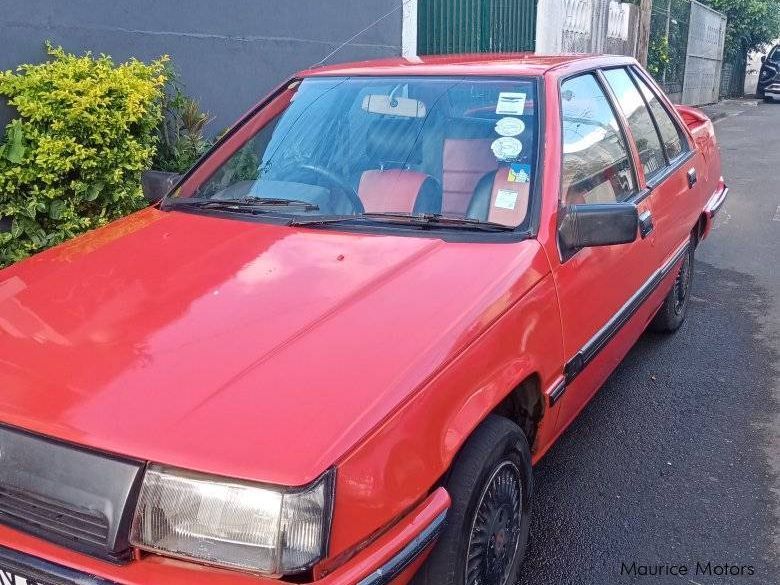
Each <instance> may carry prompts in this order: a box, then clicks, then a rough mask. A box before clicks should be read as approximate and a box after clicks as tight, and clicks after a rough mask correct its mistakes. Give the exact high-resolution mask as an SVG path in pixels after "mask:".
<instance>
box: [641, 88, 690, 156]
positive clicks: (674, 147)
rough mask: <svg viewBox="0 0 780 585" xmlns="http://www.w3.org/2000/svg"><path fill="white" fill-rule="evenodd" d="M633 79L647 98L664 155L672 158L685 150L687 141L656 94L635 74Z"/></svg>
mask: <svg viewBox="0 0 780 585" xmlns="http://www.w3.org/2000/svg"><path fill="white" fill-rule="evenodd" d="M635 79H636V82H637V84H638V85H639V88H640V89H641V90H642V95H644V96H645V100H647V104H648V105H649V106H650V111H651V112H652V113H653V118H655V122H656V124H658V131H659V132H660V133H661V141H662V142H663V144H664V149H665V150H666V156H667V157H668V158H669V160H674V159H675V158H677V157H678V156H680V155H681V154H682V153H684V152H687V150H688V141H687V140H686V139H685V136H684V135H683V133H682V132H681V131H680V128H679V127H678V126H677V124H675V123H674V120H672V118H671V116H669V112H667V111H666V108H665V107H664V106H663V104H662V103H661V102H660V101H659V100H658V96H656V95H655V93H653V91H652V90H651V89H650V87H648V85H647V84H646V83H645V82H644V81H643V80H642V79H640V78H639V77H637V76H635Z"/></svg>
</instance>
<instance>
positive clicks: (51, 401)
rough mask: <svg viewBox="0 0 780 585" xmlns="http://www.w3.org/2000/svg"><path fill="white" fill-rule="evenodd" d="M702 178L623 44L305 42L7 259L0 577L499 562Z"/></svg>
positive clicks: (192, 578) (714, 201)
mask: <svg viewBox="0 0 780 585" xmlns="http://www.w3.org/2000/svg"><path fill="white" fill-rule="evenodd" d="M726 193H727V189H726V187H725V185H724V183H723V179H722V177H721V167H720V157H719V153H718V149H717V146H716V143H715V136H714V133H713V126H712V124H711V123H710V121H709V120H708V119H707V118H706V117H705V116H704V115H703V114H701V113H700V112H698V111H696V110H693V109H690V108H685V107H679V106H678V107H675V106H672V104H670V103H669V101H668V100H667V98H666V97H665V96H664V95H663V94H662V93H661V91H659V89H658V87H657V86H656V85H655V83H653V81H652V80H651V79H650V77H649V76H648V75H647V74H646V73H645V72H644V71H643V70H642V69H641V68H640V67H639V66H638V65H637V63H636V62H635V61H634V60H633V59H630V58H623V57H586V56H582V57H537V56H533V55H505V56H485V55H482V56H472V57H462V56H456V57H448V58H430V59H422V60H420V61H419V62H417V61H415V62H409V61H405V60H389V61H376V62H369V63H361V64H353V65H343V66H334V67H327V68H320V69H313V70H310V71H305V72H303V73H300V74H299V75H297V76H295V78H293V79H292V80H290V81H288V82H286V83H285V84H284V85H282V86H281V87H280V88H279V89H278V90H277V91H275V92H273V93H272V94H271V95H270V96H268V97H267V98H266V99H265V100H263V101H262V102H261V103H260V104H259V105H258V106H257V107H256V108H254V109H253V110H252V111H250V112H249V113H248V114H247V115H246V116H245V117H244V118H243V119H242V120H241V121H240V122H239V123H238V124H237V125H236V126H235V127H234V128H233V129H232V130H231V131H230V132H229V133H228V134H227V135H226V136H225V137H224V138H223V139H222V140H221V141H220V143H219V144H218V145H217V146H216V147H215V148H214V149H213V151H212V152H211V153H210V154H209V155H208V156H206V157H205V158H204V159H203V160H202V161H200V162H199V163H198V164H197V165H196V166H195V168H193V169H192V170H191V171H190V172H189V173H188V174H187V175H185V176H184V177H183V178H182V179H181V181H180V182H179V183H178V185H176V187H175V188H174V189H173V191H172V192H171V193H170V194H168V195H167V196H165V197H164V198H163V199H162V200H161V201H159V202H158V203H157V204H156V205H155V206H152V207H150V208H148V209H146V210H144V211H141V212H139V213H137V214H135V215H132V216H130V217H127V218H125V219H123V220H120V221H117V222H114V223H113V224H111V225H109V226H107V227H105V228H103V229H99V230H96V231H93V232H91V233H89V234H87V235H85V236H83V237H80V238H77V239H75V240H73V241H71V242H70V243H67V244H65V245H61V246H59V247H57V248H54V249H51V250H49V251H47V252H44V253H41V254H39V255H37V256H35V257H33V258H30V259H28V260H26V261H24V262H21V263H19V264H17V265H15V266H12V267H10V268H8V269H5V270H3V271H2V272H0V421H2V425H0V460H2V465H0V568H1V569H2V571H0V576H1V577H0V578H2V582H3V583H14V584H16V585H19V584H24V583H26V584H30V583H44V584H52V585H61V584H79V585H81V584H90V585H104V584H108V583H124V584H127V585H141V584H144V585H160V584H166V585H176V584H179V585H185V584H186V585H192V584H193V583H203V584H206V583H208V584H212V585H216V584H226V585H227V584H228V583H229V584H231V585H242V584H246V585H252V584H255V585H260V584H265V585H269V584H271V583H279V582H283V583H310V582H313V583H317V584H320V585H355V584H360V585H377V584H384V583H396V584H403V583H408V582H411V581H412V580H413V579H414V582H415V583H419V584H431V585H432V584H435V585H446V584H458V585H466V584H468V585H472V584H484V585H505V584H511V583H513V582H514V579H515V577H516V576H517V573H518V570H519V566H520V563H521V561H522V558H523V554H524V551H525V547H526V543H527V539H528V526H529V514H530V508H531V494H532V465H533V464H534V463H535V462H536V461H538V460H539V458H540V457H542V456H543V455H544V453H545V452H546V451H547V450H548V449H549V448H550V446H551V445H552V444H553V442H554V441H555V439H556V438H557V437H558V436H559V435H560V434H561V433H562V432H563V431H564V430H565V429H566V427H567V426H568V425H569V424H570V423H571V422H572V420H573V419H574V417H576V416H577V413H578V412H579V411H580V410H581V409H582V408H583V406H585V404H586V403H587V402H588V400H589V399H590V398H591V397H592V396H593V394H594V393H595V392H596V390H597V389H598V388H599V386H600V385H601V384H602V383H603V382H604V380H605V379H606V378H607V376H608V375H609V374H610V372H611V371H612V370H613V369H614V368H615V367H616V366H617V364H618V363H619V362H620V360H621V359H622V358H623V357H624V356H625V355H626V353H627V352H628V350H629V349H630V348H631V346H632V344H633V343H634V342H635V341H636V340H637V338H638V337H639V336H640V335H641V334H642V332H643V331H644V330H645V329H646V328H647V327H648V326H650V327H651V328H653V329H655V330H660V331H667V332H671V331H674V330H675V329H677V328H678V327H679V326H680V325H681V323H682V322H683V320H684V319H685V315H686V310H687V306H688V302H689V298H690V289H691V281H692V278H693V269H692V263H693V257H694V252H695V250H696V247H697V245H698V244H699V243H700V242H701V240H702V239H703V238H704V237H705V236H707V234H708V233H709V231H710V228H711V225H712V218H713V216H714V215H715V213H716V212H717V211H718V209H719V208H720V207H721V205H722V204H723V201H724V199H725V197H726Z"/></svg>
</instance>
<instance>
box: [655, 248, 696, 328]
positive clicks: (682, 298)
mask: <svg viewBox="0 0 780 585" xmlns="http://www.w3.org/2000/svg"><path fill="white" fill-rule="evenodd" d="M694 250H695V246H694V241H693V240H691V242H690V244H689V246H688V253H687V254H686V255H685V259H684V260H683V262H682V264H680V267H679V268H678V270H677V278H675V281H674V284H673V285H672V289H671V290H670V291H669V294H668V295H666V298H665V299H664V304H663V305H661V308H660V309H659V310H658V313H656V315H655V317H654V318H653V320H652V321H651V322H650V330H651V331H655V332H657V333H674V332H675V331H677V330H678V329H679V328H680V325H682V324H683V322H684V321H685V316H686V315H687V314H688V304H689V302H690V298H691V288H692V286H693V254H694Z"/></svg>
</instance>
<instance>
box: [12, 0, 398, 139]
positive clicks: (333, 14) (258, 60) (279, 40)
mask: <svg viewBox="0 0 780 585" xmlns="http://www.w3.org/2000/svg"><path fill="white" fill-rule="evenodd" d="M401 3H402V0H2V2H0V69H3V70H5V69H10V68H14V67H16V66H17V65H18V64H20V63H30V62H40V61H41V60H42V59H43V58H44V57H45V54H44V51H43V48H42V47H43V43H44V42H45V41H46V40H51V41H52V42H53V43H55V44H61V45H62V46H63V47H65V49H67V50H69V51H73V52H77V53H80V52H83V51H86V50H90V51H92V52H93V53H107V54H109V55H111V56H112V57H113V58H114V59H115V60H116V61H121V60H125V59H127V58H129V57H137V58H139V59H142V60H149V59H153V58H155V57H158V56H160V55H162V54H168V55H170V56H171V58H172V60H173V63H174V65H175V67H176V69H177V70H178V71H179V73H180V74H181V77H182V80H183V82H184V83H185V85H186V88H187V91H188V93H189V94H191V95H192V96H194V97H196V98H198V99H199V100H200V102H201V106H202V107H203V109H205V110H207V111H209V112H210V113H211V114H212V115H214V116H215V118H216V119H215V120H214V122H212V124H211V125H210V131H211V133H216V132H218V131H219V130H221V129H222V128H224V127H225V126H228V125H229V124H230V123H231V122H233V121H234V120H235V119H236V118H237V117H238V116H239V115H240V114H242V113H243V112H244V111H246V110H247V109H248V108H249V107H250V106H251V105H252V104H253V103H255V102H256V101H257V100H258V99H259V98H260V97H262V96H263V95H264V94H265V93H266V92H267V91H268V90H269V89H271V88H272V87H274V86H275V85H276V84H278V83H279V82H281V81H283V80H284V78H285V77H287V76H289V75H290V74H291V73H294V72H295V71H297V70H300V69H303V68H305V67H308V66H310V65H312V64H313V63H316V62H318V61H320V59H322V58H323V57H324V56H325V55H327V54H328V53H330V52H331V51H332V50H333V49H335V48H336V47H337V46H338V45H339V44H341V43H342V42H343V41H345V40H346V39H348V38H350V37H351V36H352V35H354V34H355V33H357V32H358V31H360V30H361V29H363V28H364V27H366V26H368V25H369V24H370V23H372V22H373V21H375V20H376V19H378V18H379V17H381V16H383V15H385V14H387V13H388V12H390V11H391V10H392V9H393V8H394V7H399V10H396V11H395V12H394V13H393V14H391V15H390V16H388V17H387V18H385V19H384V20H382V21H381V22H380V23H379V24H377V25H376V26H374V27H372V28H371V29H370V30H369V31H367V32H366V33H364V34H363V35H361V36H360V37H358V38H357V39H355V40H354V41H353V42H352V43H350V44H349V45H348V46H347V47H345V48H344V49H343V50H341V51H340V52H339V53H338V54H337V55H335V56H334V57H333V59H332V60H331V61H330V62H339V61H342V62H343V61H352V60H359V59H370V58H375V57H381V56H388V55H399V54H400V52H401V20H402V15H401V10H400V6H401ZM3 108H4V109H3V110H2V111H0V123H2V124H3V126H4V125H5V123H6V122H7V120H8V115H9V111H8V109H7V108H5V107H4V106H3Z"/></svg>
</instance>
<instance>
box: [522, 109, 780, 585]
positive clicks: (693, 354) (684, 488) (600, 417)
mask: <svg viewBox="0 0 780 585" xmlns="http://www.w3.org/2000/svg"><path fill="white" fill-rule="evenodd" d="M717 111H720V112H723V113H726V114H728V116H727V117H724V118H722V119H720V120H718V122H717V123H716V129H717V135H718V139H719V142H720V146H721V153H722V157H723V166H724V176H725V177H726V180H727V182H728V184H729V186H730V188H731V193H730V199H729V201H728V202H727V204H726V206H725V208H724V209H723V210H722V211H721V214H720V215H719V217H718V219H717V223H716V226H715V230H714V231H713V233H712V234H711V236H710V237H709V238H708V239H707V240H706V241H705V242H703V243H702V245H701V246H700V247H699V248H698V250H697V262H696V269H695V282H694V290H693V293H692V294H693V297H692V303H691V305H690V313H689V315H688V319H687V321H686V322H685V324H684V325H683V327H682V328H681V329H680V331H678V332H677V334H675V335H673V336H670V337H665V336H659V335H654V334H650V333H647V334H645V335H644V337H643V338H642V339H640V341H639V342H638V343H637V345H636V346H635V347H634V349H633V350H632V351H631V352H630V354H629V355H628V356H627V358H626V359H625V361H624V362H623V363H622V365H621V366H620V367H619V368H618V370H617V371H616V372H615V373H614V374H613V375H612V376H611V378H610V379H609V380H608V381H607V383H606V384H605V385H604V386H603V387H602V388H601V390H600V392H599V393H598V394H597V396H596V397H595V398H594V399H593V401H592V402H591V404H590V405H589V406H588V407H587V408H586V409H585V410H584V411H583V413H582V414H581V415H580V417H579V418H578V420H577V421H575V423H574V424H573V425H572V427H571V428H570V429H569V430H568V431H567V432H566V434H565V435H564V436H563V437H562V438H561V439H560V440H559V442H558V443H557V445H556V446H555V447H554V448H553V449H551V451H550V452H549V454H548V455H547V456H546V457H545V458H544V459H543V460H542V461H541V462H540V463H539V465H538V466H537V468H536V475H535V476H536V484H535V490H536V491H535V494H534V502H533V505H534V509H533V522H532V528H531V531H532V537H531V538H532V540H531V546H530V550H529V554H528V556H527V557H526V563H525V565H524V567H523V571H522V576H521V580H520V583H522V584H523V585H531V584H533V585H538V584H579V583H597V584H599V585H609V584H612V583H616V584H620V583H635V582H636V583H650V584H653V585H655V584H667V583H670V584H678V583H693V584H699V585H710V584H716V583H729V584H737V585H738V584H742V583H745V584H748V583H750V584H753V583H760V584H772V585H775V584H779V583H780V483H779V482H778V473H779V472H780V413H779V411H778V404H779V403H780V401H779V400H778V398H780V155H779V154H778V153H780V103H778V104H764V103H763V102H762V103H757V102H755V101H752V102H748V101H744V102H731V103H727V104H724V105H722V106H721V107H720V108H719V109H718V110H717ZM632 562H636V563H638V565H639V564H644V565H657V564H662V565H682V564H684V565H686V566H687V567H688V571H689V572H688V573H687V575H684V576H672V575H665V576H660V577H659V576H646V577H641V576H630V575H625V574H623V575H621V564H622V563H625V564H626V565H627V566H628V567H630V565H631V563H632ZM697 562H698V563H700V567H699V568H701V569H702V570H703V571H704V572H702V571H699V572H698V573H697ZM707 563H710V565H709V574H708V573H707ZM725 563H728V565H729V567H731V566H734V565H736V566H737V567H742V566H744V567H745V568H743V569H741V570H740V571H739V572H740V573H741V574H740V575H731V574H727V575H726V576H724V575H723V574H722V572H723V571H724V570H726V571H733V570H734V569H728V568H726V569H724V568H723V565H724V564H725ZM638 565H637V568H638ZM716 567H721V569H717V568H716ZM748 567H752V569H753V571H752V574H751V571H750V570H749V569H748ZM719 572H720V573H721V574H720V576H719V575H718V573H719Z"/></svg>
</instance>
